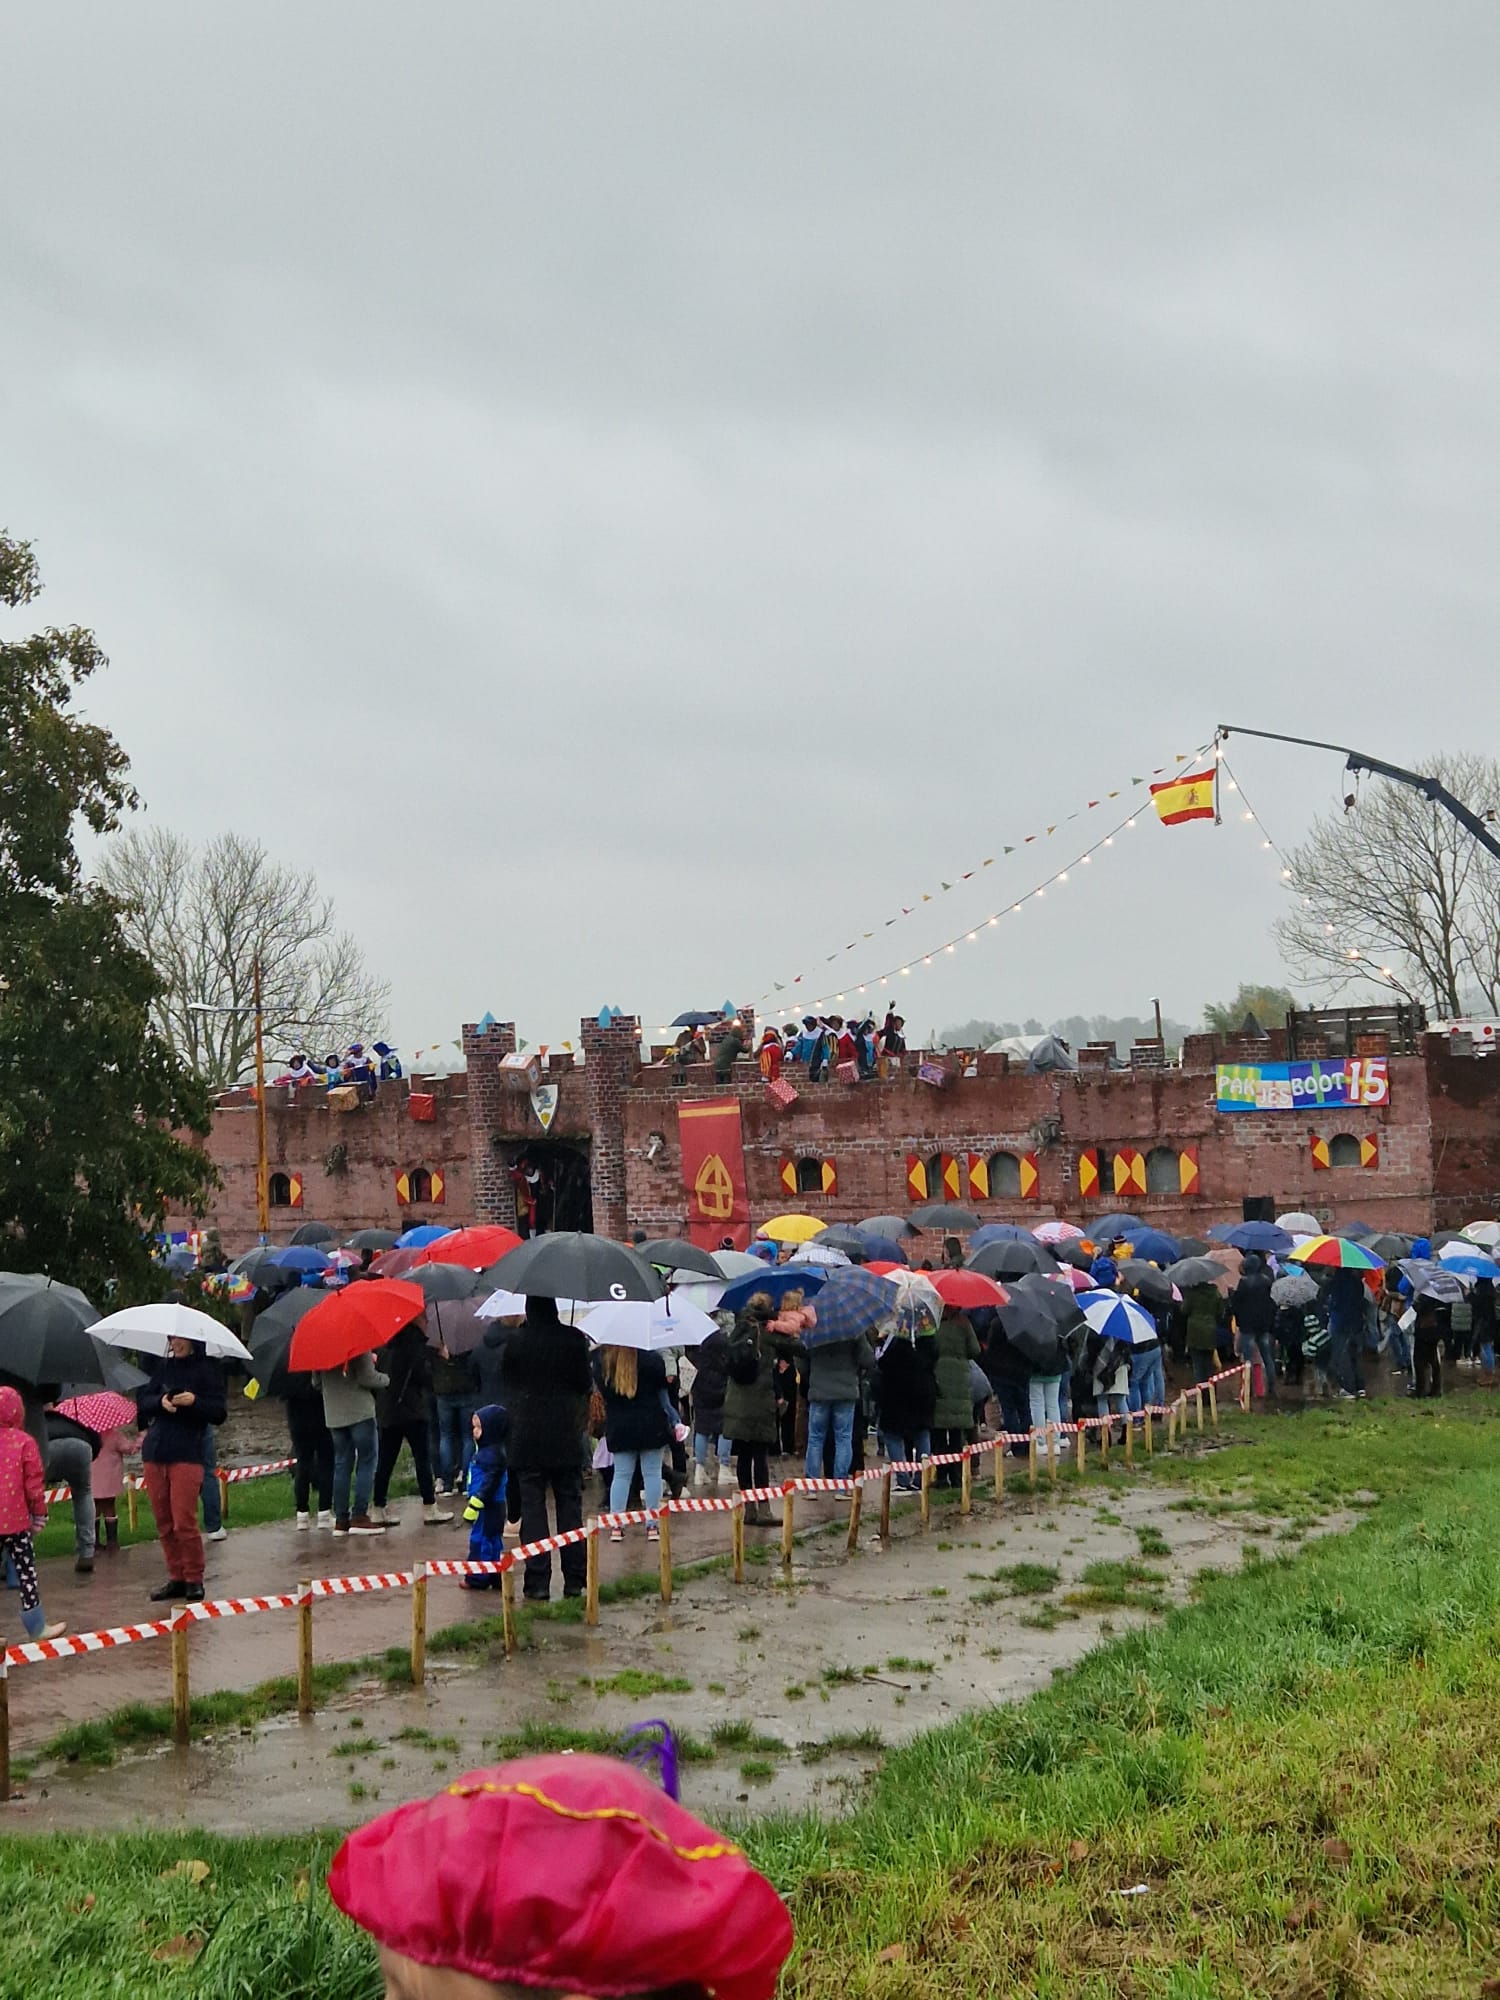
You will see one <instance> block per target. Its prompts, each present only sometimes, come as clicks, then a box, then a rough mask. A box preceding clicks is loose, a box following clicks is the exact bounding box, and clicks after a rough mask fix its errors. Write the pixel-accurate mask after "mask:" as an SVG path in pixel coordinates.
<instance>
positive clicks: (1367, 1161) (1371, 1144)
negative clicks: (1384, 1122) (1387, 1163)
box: [1359, 1132, 1380, 1167]
mask: <svg viewBox="0 0 1500 2000" xmlns="http://www.w3.org/2000/svg"><path fill="white" fill-rule="evenodd" d="M1359 1164H1360V1165H1361V1166H1362V1167H1378V1166H1379V1165H1380V1134H1379V1133H1378V1132H1367V1133H1366V1134H1365V1136H1364V1138H1363V1139H1361V1140H1360V1142H1359Z"/></svg>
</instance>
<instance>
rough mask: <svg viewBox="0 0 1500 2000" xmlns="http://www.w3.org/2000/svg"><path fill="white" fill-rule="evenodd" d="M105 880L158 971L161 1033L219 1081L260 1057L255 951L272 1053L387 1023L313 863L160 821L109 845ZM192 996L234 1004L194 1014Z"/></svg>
mask: <svg viewBox="0 0 1500 2000" xmlns="http://www.w3.org/2000/svg"><path fill="white" fill-rule="evenodd" d="M99 881H100V883H101V885H102V886H103V887H104V888H105V889H106V890H107V891H108V892H109V894H110V895H112V896H114V897H115V898H116V899H117V900H118V901H119V902H120V903H121V904H122V905H123V907H124V930H125V935H126V937H127V938H128V939H129V940H130V942H131V943H132V944H133V945H135V946H136V948H137V949H138V950H139V951H141V952H142V953H143V954H144V955H145V957H147V958H148V959H149V960H150V961H151V963H152V965H154V966H155V968H156V970H157V973H158V975H159V976H160V978H161V980H162V982H163V985H164V988H165V991H164V992H163V993H162V995H161V998H160V1000H159V1001H158V1002H157V1006H156V1014H157V1018H158V1024H159V1026H160V1028H161V1032H162V1034H163V1035H164V1036H165V1037H166V1039H167V1040H168V1041H169V1042H170V1043H171V1045H172V1047H173V1048H174V1049H175V1050H176V1052H177V1054H178V1055H179V1056H180V1057H181V1058H182V1060H183V1061H184V1062H186V1063H187V1064H189V1065H190V1066H191V1068H192V1069H193V1070H195V1071H196V1072H197V1074H198V1075H199V1076H201V1077H202V1078H203V1079H204V1080H205V1081H206V1082H207V1083H209V1084H210V1085H212V1086H213V1087H214V1088H215V1089H222V1088H224V1087H226V1086H227V1085H229V1084H232V1083H237V1082H240V1081H241V1080H242V1079H243V1078H244V1077H245V1076H246V1074H247V1073H248V1071H249V1069H250V1067H251V1065H252V1064H253V1061H254V1053H255V1027H254V1021H253V1018H252V1014H251V1011H250V1010H251V996H252V992H253V984H254V975H253V968H254V962H255V959H256V957H257V955H258V956H259V958H260V964H261V990H262V1004H263V1009H264V1014H265V1034H266V1051H267V1054H268V1055H269V1056H271V1057H272V1058H274V1059H278V1060H279V1059H282V1058H285V1057H286V1056H288V1055H291V1054H293V1053H294V1052H295V1051H296V1050H297V1049H300V1048H306V1049H307V1050H308V1051H309V1053H311V1054H313V1055H315V1056H316V1055H321V1054H323V1053H325V1052H326V1051H328V1050H330V1049H333V1048H335V1047H342V1046H343V1044H344V1043H345V1042H347V1041H349V1040H351V1039H354V1038H356V1037H368V1036H370V1035H372V1034H378V1033H379V1032H380V1031H381V1029H382V1028H383V1027H384V1025H385V1013H386V1009H387V1007H388V1005H389V1004H390V989H389V987H388V986H386V985H385V984H384V983H383V982H382V981H380V980H377V979H376V978H375V977H374V976H373V974H372V973H371V972H370V970H369V968H368V967H367V966H366V964H365V960H364V954H363V952H362V951H361V950H360V948H359V945H358V944H357V943H356V942H355V940H354V939H353V938H352V937H351V936H349V935H348V933H347V932H342V931H338V930H336V929H335V927H334V910H333V904H332V903H331V902H330V901H329V899H328V898H327V897H326V896H324V895H322V894H321V893H320V891H319V889H318V885H317V881H316V879H315V878H314V876H313V874H312V872H311V870H306V871H298V870H297V869H293V868H285V867H282V866H281V865H280V864H279V863H277V862H274V861H272V860H271V859H270V858H269V857H268V856H267V854H266V851H265V849H264V848H263V847H262V846H261V845H260V843H259V842H258V841H252V840H244V839H242V838H241V837H240V836H239V835H238V834H234V833H225V834H221V835H220V836H219V838H218V839H217V840H211V841H209V843H208V844H207V846H205V847H204V848H202V849H201V850H195V849H194V848H193V846H192V844H191V842H189V841H187V840H184V839H183V838H182V836H181V835H180V834H175V833H170V832H168V831H167V830H166V829H164V828H161V827H155V828H152V829H151V830H150V831H149V832H133V833H127V834H125V835H124V836H123V837H122V838H120V839H118V840H116V841H113V842H112V843H111V844H110V846H109V847H108V848H107V849H106V851H105V854H104V859H103V862H102V864H101V866H100V868H99ZM194 1001H207V1002H208V1003H210V1005H212V1006H214V1007H216V1008H226V1009H232V1010H233V1011H232V1012H227V1013H212V1014H205V1013H199V1012H197V1011H196V1010H195V1009H194V1007H193V1005H192V1003H193V1002H194Z"/></svg>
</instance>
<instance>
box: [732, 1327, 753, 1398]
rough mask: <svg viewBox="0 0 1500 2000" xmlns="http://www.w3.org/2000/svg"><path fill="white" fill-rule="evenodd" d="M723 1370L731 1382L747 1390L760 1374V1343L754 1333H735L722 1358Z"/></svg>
mask: <svg viewBox="0 0 1500 2000" xmlns="http://www.w3.org/2000/svg"><path fill="white" fill-rule="evenodd" d="M724 1369H725V1372H726V1374H727V1375H728V1376H729V1379H730V1381H731V1382H738V1383H739V1385H740V1387H741V1388H742V1389H747V1388H749V1386H750V1384H751V1383H752V1382H753V1381H755V1379H756V1377H757V1376H758V1375H759V1374H760V1341H759V1340H758V1339H757V1337H756V1335H755V1334H754V1333H749V1332H746V1333H736V1334H735V1336H734V1338H733V1339H732V1340H731V1341H730V1343H729V1352H728V1353H727V1354H726V1355H725V1357H724Z"/></svg>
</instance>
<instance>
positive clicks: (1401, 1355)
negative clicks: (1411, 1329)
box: [1386, 1318, 1411, 1375]
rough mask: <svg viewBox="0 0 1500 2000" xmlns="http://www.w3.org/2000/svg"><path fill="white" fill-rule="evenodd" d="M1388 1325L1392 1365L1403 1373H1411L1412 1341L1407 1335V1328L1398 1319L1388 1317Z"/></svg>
mask: <svg viewBox="0 0 1500 2000" xmlns="http://www.w3.org/2000/svg"><path fill="white" fill-rule="evenodd" d="M1386 1327H1387V1329H1388V1336H1389V1340H1390V1354H1391V1366H1392V1367H1393V1368H1395V1369H1398V1370H1399V1371H1400V1373H1401V1374H1403V1375H1410V1373H1411V1342H1410V1341H1409V1340H1408V1339H1407V1337H1406V1329H1405V1327H1403V1326H1402V1324H1401V1322H1400V1320H1398V1319H1389V1318H1388V1319H1387V1320H1386Z"/></svg>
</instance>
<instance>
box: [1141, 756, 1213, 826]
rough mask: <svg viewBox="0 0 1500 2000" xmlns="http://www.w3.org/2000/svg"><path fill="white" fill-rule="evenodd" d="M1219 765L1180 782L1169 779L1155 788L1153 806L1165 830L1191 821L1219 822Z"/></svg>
mask: <svg viewBox="0 0 1500 2000" xmlns="http://www.w3.org/2000/svg"><path fill="white" fill-rule="evenodd" d="M1218 768H1219V767H1218V765H1217V764H1210V765H1209V767H1208V769H1207V770H1206V771H1185V772H1184V773H1183V774H1182V776H1181V777H1180V778H1166V779H1164V780H1163V781H1162V783H1161V784H1159V785H1153V786H1152V787H1151V803H1152V805H1154V806H1155V807H1156V813H1157V817H1158V818H1159V819H1160V821H1161V823H1162V825H1163V826H1184V825H1186V823H1187V822H1188V821H1189V820H1190V819H1217V818H1218V816H1219V808H1218V802H1217V799H1216V797H1215V788H1214V780H1215V778H1216V776H1217V774H1218Z"/></svg>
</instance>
